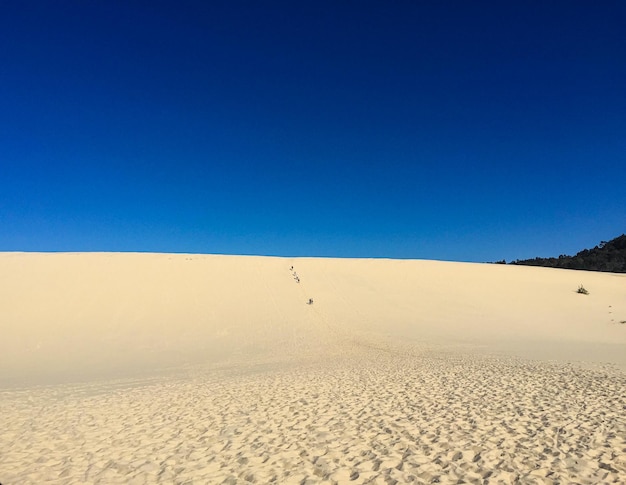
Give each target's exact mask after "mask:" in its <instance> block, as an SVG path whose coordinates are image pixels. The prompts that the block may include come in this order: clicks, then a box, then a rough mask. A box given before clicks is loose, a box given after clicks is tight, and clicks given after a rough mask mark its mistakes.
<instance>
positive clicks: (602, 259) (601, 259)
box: [499, 234, 626, 273]
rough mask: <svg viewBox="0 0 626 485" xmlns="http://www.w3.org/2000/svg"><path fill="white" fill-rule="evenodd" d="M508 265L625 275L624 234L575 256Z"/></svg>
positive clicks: (625, 239)
mask: <svg viewBox="0 0 626 485" xmlns="http://www.w3.org/2000/svg"><path fill="white" fill-rule="evenodd" d="M499 263H504V261H499ZM510 264H520V265H525V266H546V267H549V268H565V269H586V270H589V271H609V272H612V273H626V234H622V235H621V236H619V237H616V238H615V239H612V240H611V241H602V242H601V243H600V244H598V245H597V246H596V247H595V248H593V249H583V250H582V251H580V252H579V253H577V254H576V255H575V256H567V255H565V254H562V255H561V256H559V257H558V258H535V259H525V260H519V259H518V260H517V261H511V263H510Z"/></svg>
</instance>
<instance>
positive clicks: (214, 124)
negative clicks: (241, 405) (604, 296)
mask: <svg viewBox="0 0 626 485" xmlns="http://www.w3.org/2000/svg"><path fill="white" fill-rule="evenodd" d="M624 232H626V3H624V2H621V1H603V2H588V1H585V2H576V1H536V2H533V1H531V2H527V1H524V2H522V1H520V2H466V1H459V2H446V1H442V2H439V1H424V2H414V1H408V0H407V1H393V2H389V1H380V2H369V1H310V2H307V1H305V2H297V1H296V2H294V1H285V2H272V1H268V2H256V1H255V2H252V1H251V2H239V1H236V0H227V1H197V2H191V1H180V2H178V1H177V2H174V1H171V2H160V1H147V0H146V1H141V2H139V1H134V2H133V1H129V2H122V1H109V0H107V1H104V0H103V1H88V2H85V1H79V0H76V1H56V0H55V1H52V0H51V1H47V2H42V1H36V0H33V1H29V2H22V1H6V2H2V3H0V250H2V251H158V252H200V253H227V254H264V255H285V256H292V255H293V256H339V257H393V258H425V259H445V260H461V261H493V260H497V259H502V258H506V259H507V260H510V259H515V258H527V257H534V256H554V255H558V254H561V253H574V252H576V251H578V250H580V249H583V248H585V247H590V246H594V245H595V244H597V243H598V242H599V241H600V240H602V239H611V238H613V237H615V236H618V235H620V234H622V233H624Z"/></svg>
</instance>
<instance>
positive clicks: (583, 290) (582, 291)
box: [576, 285, 589, 295]
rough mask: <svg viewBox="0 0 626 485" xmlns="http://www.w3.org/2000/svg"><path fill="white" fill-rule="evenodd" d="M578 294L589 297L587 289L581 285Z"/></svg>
mask: <svg viewBox="0 0 626 485" xmlns="http://www.w3.org/2000/svg"><path fill="white" fill-rule="evenodd" d="M576 293H580V294H581V295H588V294H589V292H588V291H587V290H586V289H585V287H584V286H583V285H580V286H579V287H578V290H576Z"/></svg>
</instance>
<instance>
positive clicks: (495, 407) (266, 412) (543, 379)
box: [0, 253, 626, 484]
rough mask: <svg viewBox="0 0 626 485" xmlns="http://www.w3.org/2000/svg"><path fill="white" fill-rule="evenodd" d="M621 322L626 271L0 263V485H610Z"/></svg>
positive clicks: (69, 260) (312, 262) (124, 259)
mask: <svg viewBox="0 0 626 485" xmlns="http://www.w3.org/2000/svg"><path fill="white" fill-rule="evenodd" d="M581 284H582V285H584V286H585V288H586V289H587V290H588V291H589V295H581V294H578V293H577V292H576V290H577V288H578V287H579V286H580V285H581ZM311 300H312V301H311ZM624 322H626V275H616V274H603V273H591V272H582V271H568V270H558V269H548V268H534V267H523V266H504V265H489V264H469V263H448V262H435V261H414V260H411V261H409V260H406V261H405V260H382V259H324V258H271V257H252V256H246V257H244V256H213V255H185V254H134V253H123V254H112V253H88V254H78V253H76V254H74V253H60V254H40V253H0V332H1V334H2V339H3V343H4V346H3V351H2V353H1V354H0V482H2V483H3V484H11V483H41V482H42V481H45V480H50V481H52V482H55V483H156V482H160V483H251V482H252V483H269V482H272V481H273V482H274V483H329V484H330V483H408V482H415V483H431V482H433V481H437V482H440V483H448V482H449V483H458V481H459V480H465V481H467V482H472V483H473V482H476V483H478V482H480V483H482V482H483V481H485V480H489V483H498V482H499V481H500V482H501V483H512V482H513V481H515V480H516V479H517V480H521V481H522V482H524V483H532V482H533V481H535V482H536V483H548V482H549V481H550V480H552V481H554V482H555V483H556V482H560V483H566V482H569V481H576V482H578V483H599V482H601V481H605V482H607V483H608V482H619V481H622V482H623V481H625V480H626V420H625V418H624V416H625V415H626V409H624V408H623V403H624V402H626V378H625V374H624V371H623V370H624V369H625V368H626V323H624ZM2 389H4V390H2ZM2 430H4V431H2ZM194 480H195V481H194Z"/></svg>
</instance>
